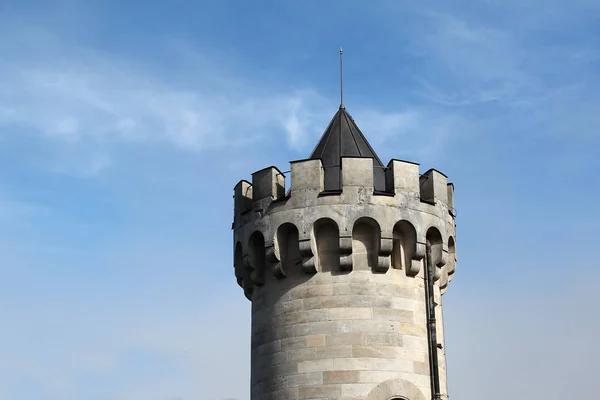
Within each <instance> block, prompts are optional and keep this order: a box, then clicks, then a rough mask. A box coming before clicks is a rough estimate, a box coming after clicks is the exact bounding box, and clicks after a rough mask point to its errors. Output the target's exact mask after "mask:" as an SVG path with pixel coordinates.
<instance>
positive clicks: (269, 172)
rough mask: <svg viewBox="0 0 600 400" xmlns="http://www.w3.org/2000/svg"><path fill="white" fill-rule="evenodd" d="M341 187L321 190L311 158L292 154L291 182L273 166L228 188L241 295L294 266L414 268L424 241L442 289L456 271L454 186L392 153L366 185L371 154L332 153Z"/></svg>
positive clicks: (310, 269)
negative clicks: (377, 183) (379, 185)
mask: <svg viewBox="0 0 600 400" xmlns="http://www.w3.org/2000/svg"><path fill="white" fill-rule="evenodd" d="M340 162H341V169H340V175H341V176H340V179H341V190H336V191H326V190H324V187H325V186H324V179H325V178H324V176H325V174H324V168H323V164H322V161H321V160H320V159H309V160H299V161H292V162H291V169H290V175H291V176H290V178H291V184H290V189H289V191H288V193H287V194H286V193H285V183H286V182H285V176H284V174H283V173H282V172H281V171H280V170H279V169H277V168H276V167H268V168H264V169H262V170H260V171H257V172H255V173H253V174H252V183H251V184H250V183H249V182H248V181H246V180H242V181H240V182H239V183H238V184H237V185H236V186H235V189H234V193H235V195H234V197H235V200H234V204H235V207H234V208H235V211H234V214H235V215H234V224H233V229H234V244H235V260H234V264H235V275H236V277H237V279H238V283H239V284H240V286H242V287H243V288H244V291H245V293H246V296H247V297H248V298H250V299H251V298H252V292H253V288H254V286H260V285H263V284H265V282H266V281H268V279H267V278H268V276H267V274H271V276H273V277H275V278H276V279H284V278H285V277H286V276H288V275H290V274H294V273H305V274H315V273H318V272H335V271H338V272H349V271H353V270H358V269H370V270H371V271H372V272H373V273H386V272H387V271H388V270H389V269H390V268H392V269H402V270H404V271H405V272H406V274H407V275H408V276H410V277H422V269H423V268H422V266H423V257H424V255H425V243H426V241H427V240H429V241H430V242H431V243H432V246H433V255H434V263H435V265H436V266H437V268H436V273H435V276H434V278H435V280H436V282H437V284H438V285H439V287H440V289H442V292H443V291H445V289H446V287H447V285H448V282H450V281H451V280H452V277H453V275H454V271H455V265H456V263H455V259H456V256H455V222H454V216H455V212H454V185H453V184H452V183H448V182H447V177H446V175H444V174H443V173H441V172H439V171H437V170H435V169H430V170H428V171H426V172H425V173H424V174H423V175H420V174H419V164H417V163H413V162H409V161H402V160H391V161H390V162H389V163H388V165H387V166H386V167H385V168H384V172H385V191H376V190H375V188H374V176H375V174H374V168H375V167H374V162H373V159H371V158H365V157H341V159H340Z"/></svg>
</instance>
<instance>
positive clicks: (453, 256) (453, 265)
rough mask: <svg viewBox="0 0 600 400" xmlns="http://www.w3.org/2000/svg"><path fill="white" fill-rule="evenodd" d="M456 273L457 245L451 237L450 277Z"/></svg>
mask: <svg viewBox="0 0 600 400" xmlns="http://www.w3.org/2000/svg"><path fill="white" fill-rule="evenodd" d="M454 271H456V245H455V244H454V238H453V237H452V236H450V238H448V275H449V276H452V275H453V274H454Z"/></svg>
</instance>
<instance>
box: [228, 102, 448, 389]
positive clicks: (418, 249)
mask: <svg viewBox="0 0 600 400" xmlns="http://www.w3.org/2000/svg"><path fill="white" fill-rule="evenodd" d="M290 172H291V184H290V189H289V191H288V192H287V193H286V191H285V176H284V173H282V172H281V171H280V170H279V169H277V168H276V167H268V168H265V169H262V170H260V171H257V172H255V173H253V174H252V183H250V182H248V181H246V180H242V181H240V182H239V183H238V184H237V185H236V186H235V212H234V214H235V216H234V223H233V230H234V267H235V276H236V278H237V282H238V284H239V285H240V286H241V287H242V288H243V290H244V294H245V296H246V297H247V298H248V299H249V300H250V301H251V302H252V366H251V369H252V373H251V375H252V376H251V399H252V400H269V399H293V400H300V399H345V400H359V399H360V400H391V399H405V400H422V399H436V398H437V399H445V398H447V386H446V363H445V351H444V345H443V344H444V334H443V324H442V301H441V295H442V294H443V293H444V292H445V290H446V288H447V286H448V283H449V282H450V281H451V280H452V277H453V276H454V271H455V266H456V251H455V240H456V233H455V221H454V218H455V213H454V201H453V194H454V186H453V185H452V184H451V183H448V182H447V178H446V176H445V175H444V174H442V173H441V172H439V171H437V170H435V169H430V170H428V171H427V172H425V173H424V174H422V175H421V174H420V173H419V165H418V164H416V163H413V162H408V161H401V160H391V161H390V162H389V163H388V164H387V166H384V165H383V164H382V163H381V161H380V160H379V158H378V157H377V155H376V154H375V152H374V151H373V149H372V148H371V146H370V145H369V143H368V142H367V140H366V139H365V137H364V136H363V134H362V133H361V131H360V130H359V128H358V127H357V125H356V124H355V122H354V120H353V119H352V117H351V116H350V115H349V114H348V112H347V111H346V109H345V108H344V107H343V106H341V107H340V109H339V111H338V112H337V113H336V114H335V116H334V117H333V119H332V121H331V123H330V124H329V126H328V128H327V130H326V131H325V133H324V134H323V137H322V138H321V140H320V142H319V143H318V144H317V146H316V148H315V150H314V152H313V154H312V155H311V156H310V158H309V159H306V160H299V161H293V162H291V171H290Z"/></svg>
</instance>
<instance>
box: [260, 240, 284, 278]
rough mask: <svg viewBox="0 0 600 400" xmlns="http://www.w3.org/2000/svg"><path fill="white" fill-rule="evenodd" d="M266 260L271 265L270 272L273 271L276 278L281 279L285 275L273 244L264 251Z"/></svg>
mask: <svg viewBox="0 0 600 400" xmlns="http://www.w3.org/2000/svg"><path fill="white" fill-rule="evenodd" d="M265 253H266V254H265V256H266V261H267V263H269V265H271V266H272V267H271V272H273V276H275V278H277V279H283V278H285V277H286V275H285V271H284V270H283V262H282V261H281V260H279V259H278V258H277V255H276V254H275V246H269V247H267V250H266V252H265Z"/></svg>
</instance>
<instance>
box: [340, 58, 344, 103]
mask: <svg viewBox="0 0 600 400" xmlns="http://www.w3.org/2000/svg"><path fill="white" fill-rule="evenodd" d="M343 52H344V51H343V50H342V47H341V46H340V108H344V79H343V77H344V75H343V74H342V64H343V63H342V53H343Z"/></svg>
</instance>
